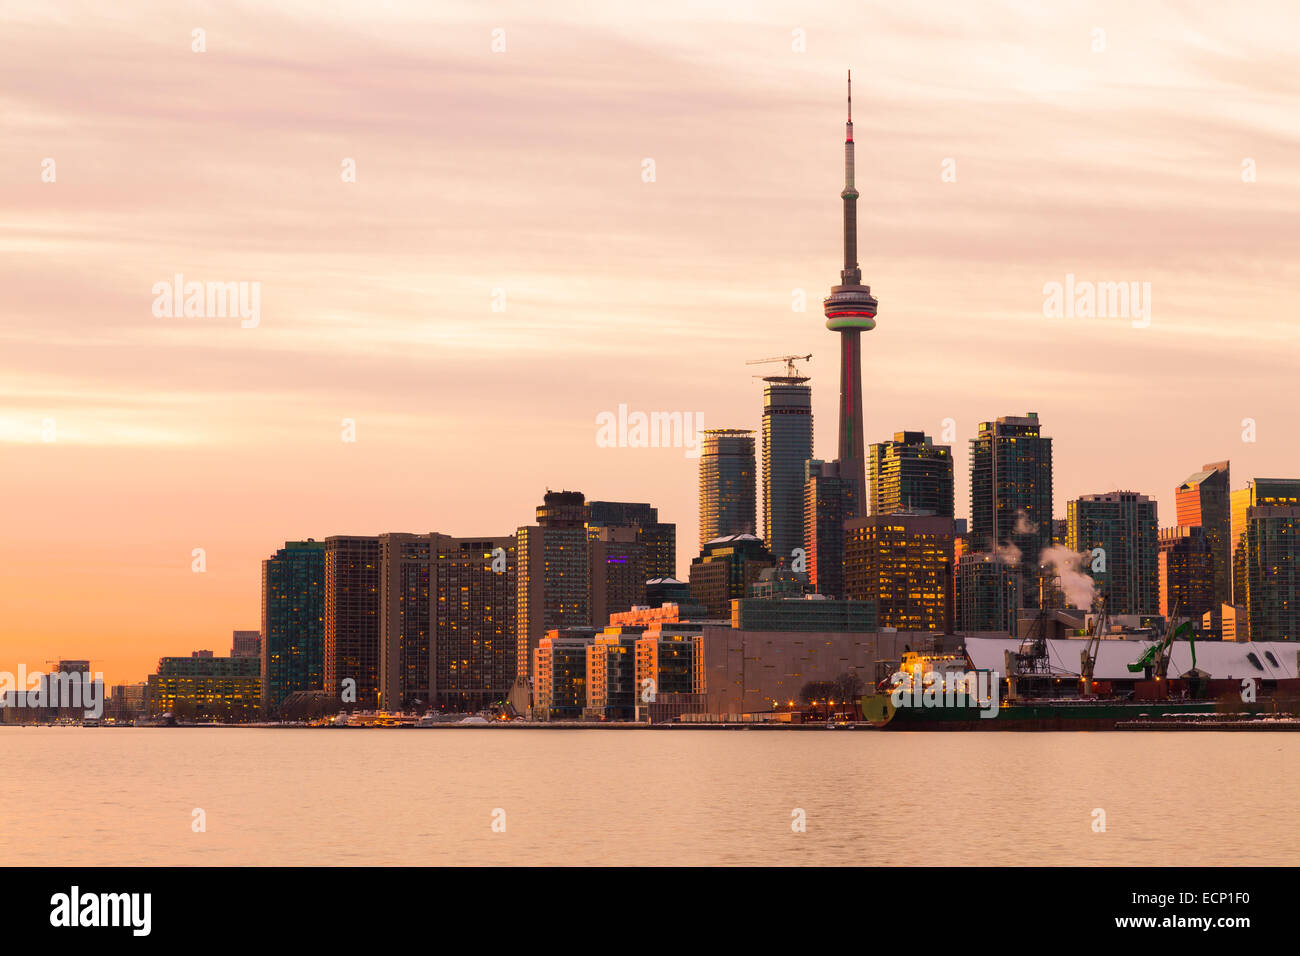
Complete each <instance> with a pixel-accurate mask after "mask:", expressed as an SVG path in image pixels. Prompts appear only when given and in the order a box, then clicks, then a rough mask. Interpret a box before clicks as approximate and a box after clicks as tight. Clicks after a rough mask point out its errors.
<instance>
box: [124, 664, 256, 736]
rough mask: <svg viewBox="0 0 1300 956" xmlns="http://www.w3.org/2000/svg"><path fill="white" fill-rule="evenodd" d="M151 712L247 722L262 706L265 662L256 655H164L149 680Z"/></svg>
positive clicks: (185, 717)
mask: <svg viewBox="0 0 1300 956" xmlns="http://www.w3.org/2000/svg"><path fill="white" fill-rule="evenodd" d="M148 700H149V708H150V710H151V712H152V713H153V714H154V715H155V716H157V715H160V714H165V713H170V714H172V715H173V716H175V717H177V718H180V719H192V720H199V721H203V720H213V721H220V722H223V723H244V722H247V721H251V720H256V719H257V717H258V713H259V711H260V710H261V706H262V676H261V662H260V661H259V660H258V659H257V658H255V657H213V656H212V655H211V654H210V653H198V652H196V653H194V654H191V655H190V656H189V657H162V658H159V660H158V671H157V673H154V674H150V675H149V680H148Z"/></svg>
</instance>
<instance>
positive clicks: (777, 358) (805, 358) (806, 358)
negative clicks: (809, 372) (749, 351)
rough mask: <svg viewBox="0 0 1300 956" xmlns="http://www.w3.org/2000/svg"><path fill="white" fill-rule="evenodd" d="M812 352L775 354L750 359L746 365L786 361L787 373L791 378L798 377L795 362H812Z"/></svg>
mask: <svg viewBox="0 0 1300 956" xmlns="http://www.w3.org/2000/svg"><path fill="white" fill-rule="evenodd" d="M811 361H812V353H811V352H810V353H808V354H807V355H774V356H772V357H771V358H761V359H749V360H748V361H747V362H745V364H746V365H766V364H767V363H769V362H784V363H785V371H786V375H787V376H788V377H789V378H798V377H799V372H798V370H797V369H796V368H795V367H794V363H795V362H811Z"/></svg>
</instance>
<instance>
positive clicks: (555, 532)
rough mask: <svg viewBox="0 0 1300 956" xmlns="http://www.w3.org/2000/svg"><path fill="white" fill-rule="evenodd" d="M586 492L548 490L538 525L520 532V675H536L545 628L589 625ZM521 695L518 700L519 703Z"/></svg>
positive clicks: (521, 677) (517, 618) (522, 678)
mask: <svg viewBox="0 0 1300 956" xmlns="http://www.w3.org/2000/svg"><path fill="white" fill-rule="evenodd" d="M588 517H589V513H588V511H587V505H586V497H585V496H584V495H583V494H582V492H580V491H547V492H546V496H545V498H544V499H543V501H542V504H541V505H540V506H538V508H537V524H535V525H525V526H524V527H521V528H520V529H519V530H518V532H516V538H517V540H518V545H517V547H518V552H517V553H518V559H519V573H518V580H517V593H518V604H517V606H516V609H515V633H516V635H517V637H516V640H517V644H516V648H515V653H516V661H517V671H518V672H517V679H518V680H519V681H520V682H522V683H524V684H526V683H527V681H528V678H530V677H531V676H532V672H531V669H530V668H531V666H532V662H533V651H534V650H536V649H537V645H538V643H539V642H540V641H541V639H542V638H543V637H544V636H545V634H546V632H547V631H550V630H555V629H558V628H568V627H588V626H590V624H591V587H590V584H591V578H590V570H591V569H590V566H589V563H588V554H587V550H588V540H587V520H588ZM520 703H523V702H522V700H518V701H517V702H516V707H517V708H518V709H520V710H523V709H525V707H526V705H525V707H521V706H519V705H520Z"/></svg>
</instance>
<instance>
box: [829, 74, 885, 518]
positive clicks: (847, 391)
mask: <svg viewBox="0 0 1300 956" xmlns="http://www.w3.org/2000/svg"><path fill="white" fill-rule="evenodd" d="M848 90H849V98H848V121H847V122H846V123H845V125H844V190H843V191H842V192H841V193H840V199H842V200H843V203H844V268H843V269H842V270H841V271H840V284H839V285H837V286H833V287H832V288H831V294H830V295H828V296H827V297H826V299H825V300H824V301H823V303H822V306H823V309H824V311H825V313H826V328H828V329H830V330H831V331H832V332H838V333H839V335H840V421H839V430H840V431H839V463H840V477H841V478H842V479H843V480H844V481H845V482H846V483H848V485H849V486H850V490H851V494H852V498H853V503H854V507H855V508H856V509H860V510H859V511H858V512H857V513H862V511H864V510H865V507H866V504H865V502H866V491H867V483H866V462H865V460H864V457H863V440H862V351H861V349H862V333H863V332H870V331H871V330H872V329H874V328H875V327H876V318H875V317H876V306H877V302H876V298H875V296H873V295H872V294H871V287H870V286H865V285H863V284H862V269H861V268H859V266H858V213H857V204H858V190H857V187H855V186H854V184H853V172H854V170H853V166H854V162H853V75H852V73H850V74H849V86H848Z"/></svg>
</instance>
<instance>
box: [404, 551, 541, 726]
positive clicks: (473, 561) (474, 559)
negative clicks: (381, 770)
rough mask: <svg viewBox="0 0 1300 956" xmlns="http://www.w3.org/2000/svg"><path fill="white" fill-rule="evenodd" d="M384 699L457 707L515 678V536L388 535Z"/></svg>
mask: <svg viewBox="0 0 1300 956" xmlns="http://www.w3.org/2000/svg"><path fill="white" fill-rule="evenodd" d="M380 564H381V574H380V596H381V599H380V706H381V707H382V708H383V709H385V710H404V709H407V708H422V707H424V706H428V707H430V708H433V709H436V710H446V711H455V712H465V711H475V710H480V709H483V708H485V707H488V706H489V705H491V704H493V703H496V702H498V701H501V700H504V699H505V698H506V697H507V696H508V695H509V693H510V688H511V685H512V684H513V683H514V680H515V677H516V673H517V667H518V657H517V654H516V650H515V640H516V637H517V634H516V626H515V619H514V615H515V601H516V600H517V597H518V594H517V581H516V572H517V560H516V551H515V537H514V535H499V536H495V537H489V536H473V537H466V538H457V537H453V536H451V535H445V534H437V533H432V534H421V535H416V534H385V535H381V536H380Z"/></svg>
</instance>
